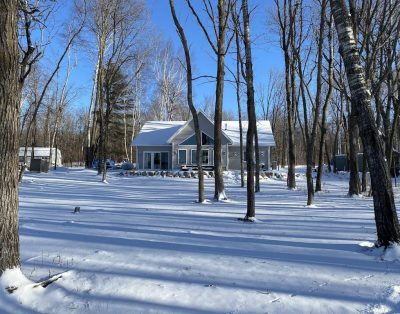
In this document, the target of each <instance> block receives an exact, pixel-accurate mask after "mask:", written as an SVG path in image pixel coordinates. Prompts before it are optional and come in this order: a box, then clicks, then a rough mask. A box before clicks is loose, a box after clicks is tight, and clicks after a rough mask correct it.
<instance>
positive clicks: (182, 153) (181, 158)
mask: <svg viewBox="0 0 400 314" xmlns="http://www.w3.org/2000/svg"><path fill="white" fill-rule="evenodd" d="M178 162H179V164H180V165H186V164H187V151H186V149H180V150H179V151H178Z"/></svg>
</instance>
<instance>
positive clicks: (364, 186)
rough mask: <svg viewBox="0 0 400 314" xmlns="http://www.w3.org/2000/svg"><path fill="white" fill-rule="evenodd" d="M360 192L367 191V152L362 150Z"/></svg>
mask: <svg viewBox="0 0 400 314" xmlns="http://www.w3.org/2000/svg"><path fill="white" fill-rule="evenodd" d="M361 192H363V193H365V192H367V153H366V152H365V150H363V166H362V175H361Z"/></svg>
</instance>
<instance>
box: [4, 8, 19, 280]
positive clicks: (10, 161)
mask: <svg viewBox="0 0 400 314" xmlns="http://www.w3.org/2000/svg"><path fill="white" fill-rule="evenodd" d="M18 3H19V1H18V0H1V1H0V12H1V14H0V134H2V135H3V136H2V138H1V144H0V160H1V163H0V178H1V180H0V219H1V226H0V276H1V275H2V274H3V272H4V271H5V270H6V269H10V268H14V267H19V263H20V262H19V235H18V151H19V145H18V144H19V141H18V128H19V111H20V99H21V89H20V77H19V76H18V74H19V53H18V25H17V22H18Z"/></svg>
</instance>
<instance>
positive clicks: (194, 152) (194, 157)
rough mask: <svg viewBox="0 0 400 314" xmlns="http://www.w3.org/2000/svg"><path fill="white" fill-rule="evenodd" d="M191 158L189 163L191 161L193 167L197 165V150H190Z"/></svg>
mask: <svg viewBox="0 0 400 314" xmlns="http://www.w3.org/2000/svg"><path fill="white" fill-rule="evenodd" d="M191 155H192V156H191V157H192V159H191V161H192V164H193V165H194V164H196V163H197V158H196V157H197V150H196V149H192V151H191Z"/></svg>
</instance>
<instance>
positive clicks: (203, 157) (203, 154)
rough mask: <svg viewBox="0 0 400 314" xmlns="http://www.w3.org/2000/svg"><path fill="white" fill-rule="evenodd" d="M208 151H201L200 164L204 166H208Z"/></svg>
mask: <svg viewBox="0 0 400 314" xmlns="http://www.w3.org/2000/svg"><path fill="white" fill-rule="evenodd" d="M208 153H209V152H208V149H203V150H202V151H201V162H202V163H203V164H206V165H208V161H209V158H208Z"/></svg>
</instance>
